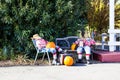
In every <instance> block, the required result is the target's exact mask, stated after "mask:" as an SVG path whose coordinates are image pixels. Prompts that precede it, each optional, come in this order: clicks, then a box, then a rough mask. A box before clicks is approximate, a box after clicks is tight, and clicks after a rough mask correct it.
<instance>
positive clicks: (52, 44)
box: [46, 42, 56, 48]
mask: <svg viewBox="0 0 120 80" xmlns="http://www.w3.org/2000/svg"><path fill="white" fill-rule="evenodd" d="M55 47H56V45H55V43H54V42H48V43H47V45H46V48H55Z"/></svg>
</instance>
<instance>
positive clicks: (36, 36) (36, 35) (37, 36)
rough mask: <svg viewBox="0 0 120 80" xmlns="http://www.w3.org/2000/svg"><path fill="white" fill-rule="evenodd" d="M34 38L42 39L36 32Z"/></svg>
mask: <svg viewBox="0 0 120 80" xmlns="http://www.w3.org/2000/svg"><path fill="white" fill-rule="evenodd" d="M33 39H41V37H40V36H39V35H38V34H34V35H33Z"/></svg>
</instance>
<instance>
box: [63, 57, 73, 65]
mask: <svg viewBox="0 0 120 80" xmlns="http://www.w3.org/2000/svg"><path fill="white" fill-rule="evenodd" d="M73 63H74V61H73V58H72V57H71V56H66V57H65V58H64V65H66V66H72V65H73Z"/></svg>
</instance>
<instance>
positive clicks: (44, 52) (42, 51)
mask: <svg viewBox="0 0 120 80" xmlns="http://www.w3.org/2000/svg"><path fill="white" fill-rule="evenodd" d="M32 42H33V44H34V46H35V48H36V51H37V53H36V56H35V60H34V64H35V63H36V60H37V57H38V54H39V53H42V54H43V56H42V62H43V61H44V59H45V55H47V58H48V62H49V65H51V60H50V56H49V51H48V50H46V49H43V50H39V49H38V47H37V46H36V41H35V40H34V39H32Z"/></svg>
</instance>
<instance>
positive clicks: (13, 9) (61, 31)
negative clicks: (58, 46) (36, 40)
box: [0, 0, 87, 57]
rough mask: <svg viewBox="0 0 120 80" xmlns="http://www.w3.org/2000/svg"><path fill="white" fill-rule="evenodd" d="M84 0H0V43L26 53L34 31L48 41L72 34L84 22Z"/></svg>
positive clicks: (81, 26)
mask: <svg viewBox="0 0 120 80" xmlns="http://www.w3.org/2000/svg"><path fill="white" fill-rule="evenodd" d="M85 1H86V0H0V32H1V33H0V44H1V45H0V46H1V47H2V46H6V47H7V46H8V45H10V49H11V52H10V53H12V54H13V53H14V51H17V52H21V53H24V54H28V55H30V54H32V53H33V50H34V47H33V44H32V41H31V39H30V38H31V37H32V35H33V34H35V33H38V34H39V35H40V36H41V37H43V38H44V39H47V40H48V41H54V40H55V38H57V37H65V36H70V35H76V33H77V30H78V29H79V30H81V29H83V28H84V26H85V25H86V23H87V20H86V5H85ZM2 48H3V47H2ZM6 49H8V48H6ZM12 50H13V51H12ZM3 51H5V50H4V49H3ZM8 51H9V50H8ZM8 53H9V52H8ZM13 56H14V54H13ZM11 57H12V56H11Z"/></svg>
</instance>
